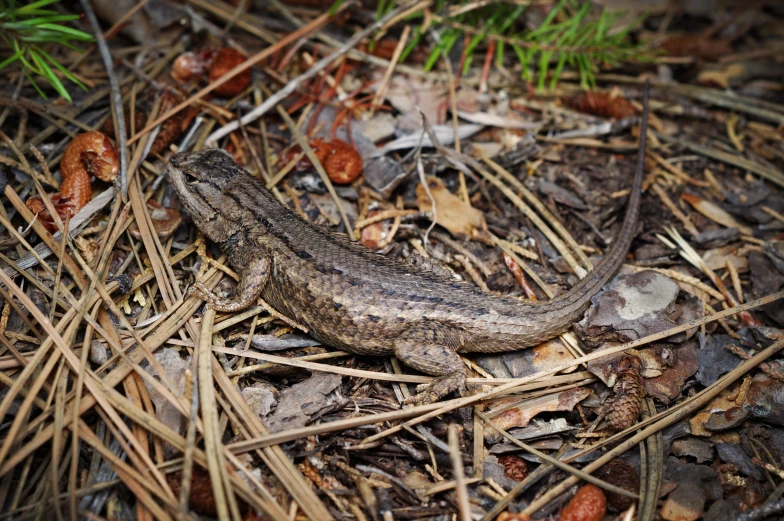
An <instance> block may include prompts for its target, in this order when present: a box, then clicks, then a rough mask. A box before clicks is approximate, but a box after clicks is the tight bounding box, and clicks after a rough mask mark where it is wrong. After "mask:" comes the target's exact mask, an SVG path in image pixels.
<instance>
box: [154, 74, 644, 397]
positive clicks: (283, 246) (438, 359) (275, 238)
mask: <svg viewBox="0 0 784 521" xmlns="http://www.w3.org/2000/svg"><path fill="white" fill-rule="evenodd" d="M647 120H648V88H647V87H646V92H645V99H644V108H643V115H642V124H641V130H640V145H639V151H638V157H637V166H636V171H635V174H634V181H633V182H632V187H631V193H630V196H629V201H628V205H627V210H626V215H625V217H624V220H623V224H622V226H621V230H620V232H619V235H618V238H617V240H616V241H615V243H614V244H613V245H612V247H611V248H610V250H609V251H608V252H607V254H606V255H605V256H604V258H603V259H602V261H601V262H600V263H599V264H598V265H597V266H596V268H595V269H594V270H593V271H591V272H590V273H589V274H588V275H587V276H586V277H585V278H584V279H583V280H581V281H580V282H579V283H577V284H576V285H575V286H574V287H573V288H572V289H571V290H569V291H568V292H567V293H565V294H563V295H561V296H559V297H556V298H554V299H552V300H550V301H547V302H542V303H527V302H524V301H521V300H518V299H516V298H512V297H504V296H499V295H493V294H489V293H486V292H484V291H482V290H480V289H478V288H477V287H475V286H473V285H470V284H468V283H465V282H460V281H456V280H454V279H452V278H450V277H448V276H446V275H445V274H442V273H440V272H439V271H438V270H433V269H431V268H428V267H427V266H424V267H413V266H410V265H408V264H406V263H404V262H401V261H398V260H394V259H390V258H387V257H384V256H382V255H379V254H376V253H374V252H372V251H370V250H368V249H366V248H364V247H362V246H361V245H358V244H356V243H353V242H351V241H350V240H349V239H348V238H346V237H345V236H343V235H341V234H337V233H334V232H332V231H330V230H327V229H325V228H321V227H318V226H315V225H313V224H311V223H309V222H307V221H305V220H304V219H302V218H300V217H299V216H298V215H297V214H296V213H295V212H293V211H292V210H290V209H289V208H288V207H286V206H285V205H283V204H281V203H280V202H279V201H278V200H276V199H275V197H274V196H273V195H272V193H271V192H270V191H269V190H267V188H265V186H264V185H263V184H262V183H261V182H260V181H259V180H258V179H256V178H255V177H253V176H252V175H250V174H249V173H248V172H247V171H245V170H244V169H242V168H240V167H239V166H237V165H236V164H235V163H234V161H233V160H232V158H231V156H230V155H229V154H228V153H227V152H225V151H223V150H220V149H210V150H205V151H202V152H192V153H179V154H176V155H174V156H172V158H171V160H170V161H169V164H168V175H169V179H170V180H171V183H172V185H173V186H174V188H175V189H176V190H177V192H178V194H179V196H180V200H181V201H182V203H183V204H184V205H185V207H186V208H187V209H188V211H189V212H190V214H191V216H192V218H193V221H194V222H195V223H196V226H198V228H199V229H200V230H201V231H202V232H203V233H204V234H205V235H206V236H207V237H209V238H210V239H211V240H213V241H214V242H216V243H217V244H219V245H220V246H221V248H222V249H223V250H224V251H225V253H226V254H227V256H228V259H229V262H230V263H231V264H232V266H234V268H235V269H236V270H237V271H238V272H239V274H240V280H239V284H238V286H237V290H236V294H235V296H234V297H233V298H224V297H221V296H218V295H216V294H215V293H213V292H211V291H210V290H209V289H207V288H206V287H205V286H204V285H202V284H201V283H198V282H197V283H196V284H194V285H193V286H192V287H191V289H190V293H191V294H193V295H195V296H197V297H199V298H201V299H203V300H205V301H206V302H207V303H208V306H211V307H212V308H214V309H216V310H218V311H222V312H234V311H238V310H241V309H244V308H247V307H248V306H250V305H251V304H253V303H255V302H256V301H257V299H258V297H260V296H261V297H262V298H263V299H264V300H265V301H266V302H267V303H269V304H270V305H271V306H273V307H274V308H275V309H276V310H277V311H279V312H280V313H282V314H283V315H285V316H287V317H290V318H292V319H294V320H296V321H297V322H298V323H300V324H303V325H305V326H306V327H307V328H309V329H310V333H311V334H312V335H313V337H315V338H316V339H317V340H319V341H321V342H323V343H324V344H327V345H330V346H333V347H336V348H340V349H344V350H346V351H350V352H352V353H357V354H362V355H395V356H396V357H397V358H399V359H400V360H401V361H402V362H403V363H405V364H406V365H408V366H409V367H412V368H414V369H416V370H419V371H422V372H423V373H426V374H429V375H433V376H436V377H438V378H437V379H436V380H434V381H433V382H432V383H430V384H428V385H427V386H423V387H422V388H421V389H420V392H419V393H418V394H417V395H416V396H415V397H413V398H412V399H410V400H409V403H429V402H432V401H435V400H438V399H439V398H441V397H442V396H444V395H445V394H447V393H449V392H452V391H455V390H457V391H460V392H461V393H463V392H465V390H466V389H465V381H466V370H465V367H464V366H463V363H462V361H461V359H460V356H459V355H458V353H499V352H505V351H514V350H518V349H523V348H526V347H530V346H534V345H537V344H539V343H541V342H543V341H545V340H548V339H550V338H552V337H554V336H556V335H558V334H560V333H563V332H564V331H566V330H567V329H568V328H569V327H570V326H571V324H572V323H573V322H574V321H575V320H577V319H579V318H580V317H581V316H582V313H583V312H584V311H585V309H586V308H587V307H588V305H589V302H590V299H591V297H592V296H593V295H595V294H596V293H597V292H598V291H599V290H600V289H601V287H602V286H603V285H604V284H605V283H606V282H607V281H608V280H609V279H610V278H611V277H612V276H613V275H614V274H615V272H616V271H617V270H618V268H620V266H621V264H622V263H623V260H624V258H625V256H626V253H627V251H628V249H629V246H630V245H631V242H632V239H633V238H634V234H635V229H636V226H637V217H638V214H639V207H640V190H641V185H642V178H643V170H644V159H645V134H646V129H647Z"/></svg>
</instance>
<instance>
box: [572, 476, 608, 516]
mask: <svg viewBox="0 0 784 521" xmlns="http://www.w3.org/2000/svg"><path fill="white" fill-rule="evenodd" d="M606 513H607V498H606V497H605V496H604V492H602V489H600V488H599V487H597V486H596V485H592V484H590V483H589V484H587V485H585V486H583V487H582V488H580V490H578V491H577V493H576V494H575V495H574V497H573V498H572V500H571V501H569V504H568V505H566V508H564V509H563V512H561V521H602V520H603V519H604V515H605V514H606Z"/></svg>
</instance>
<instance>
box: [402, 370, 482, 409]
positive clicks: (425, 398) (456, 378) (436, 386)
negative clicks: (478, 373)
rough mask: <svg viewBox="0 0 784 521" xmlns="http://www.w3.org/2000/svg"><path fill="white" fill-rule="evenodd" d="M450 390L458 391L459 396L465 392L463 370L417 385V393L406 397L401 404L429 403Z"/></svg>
mask: <svg viewBox="0 0 784 521" xmlns="http://www.w3.org/2000/svg"><path fill="white" fill-rule="evenodd" d="M452 391H458V392H459V393H460V396H465V395H466V394H467V392H468V391H467V389H466V375H465V372H463V373H457V374H448V375H446V376H442V377H441V378H438V379H436V380H433V381H432V382H431V383H429V384H422V385H418V386H417V394H416V395H414V396H411V397H410V398H406V400H405V401H404V402H403V404H404V405H427V404H429V403H433V402H437V401H438V400H440V399H441V398H443V397H444V396H446V395H447V394H449V393H451V392H452Z"/></svg>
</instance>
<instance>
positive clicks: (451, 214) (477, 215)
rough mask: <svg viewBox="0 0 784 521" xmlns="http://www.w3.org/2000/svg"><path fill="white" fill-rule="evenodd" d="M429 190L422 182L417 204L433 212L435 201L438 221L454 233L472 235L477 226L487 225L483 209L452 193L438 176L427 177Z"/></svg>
mask: <svg viewBox="0 0 784 521" xmlns="http://www.w3.org/2000/svg"><path fill="white" fill-rule="evenodd" d="M427 187H428V189H429V191H430V195H431V196H432V197H433V199H432V200H431V199H430V197H429V196H428V193H427V192H428V191H427V190H425V188H424V187H423V186H422V184H420V185H419V186H417V189H416V193H417V205H418V206H419V210H420V211H422V212H432V211H433V204H434V203H435V207H436V215H435V216H434V217H435V219H436V223H437V224H439V225H441V226H443V227H444V228H446V229H447V230H449V233H451V234H452V235H455V234H462V235H469V236H470V235H471V234H472V233H473V231H474V230H476V229H477V228H484V227H485V217H484V215H483V214H482V212H481V211H479V210H477V209H476V208H474V207H472V206H470V205H468V204H466V203H464V202H463V201H462V200H460V198H459V197H457V196H455V195H452V194H451V193H450V192H449V190H447V189H446V187H445V186H444V184H443V183H442V182H441V180H440V179H438V178H437V177H428V178H427Z"/></svg>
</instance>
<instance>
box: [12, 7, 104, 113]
mask: <svg viewBox="0 0 784 521" xmlns="http://www.w3.org/2000/svg"><path fill="white" fill-rule="evenodd" d="M58 1H59V0H38V1H37V2H32V3H29V4H27V5H20V4H19V3H18V2H17V1H16V0H0V70H2V69H4V68H6V67H8V66H9V65H11V64H14V63H18V64H19V66H20V67H21V68H22V72H23V73H24V75H25V76H26V77H27V79H29V80H30V83H32V85H33V86H34V87H35V89H36V90H37V91H38V93H39V94H40V95H41V97H43V98H44V99H46V95H45V94H44V92H43V91H42V90H41V88H40V87H39V86H38V84H37V83H36V82H35V79H34V76H40V77H43V78H44V80H46V81H47V82H48V83H49V84H50V85H51V86H52V88H54V90H55V91H57V93H58V94H59V95H60V96H62V97H63V98H65V99H66V100H68V101H69V102H70V101H71V96H70V94H68V91H67V90H66V88H65V85H63V82H62V81H61V80H60V78H59V77H58V75H57V74H56V73H55V70H57V71H59V72H60V73H61V74H62V75H63V77H65V78H66V79H67V80H68V81H70V82H72V83H74V84H75V85H77V86H79V87H81V88H82V89H84V90H87V89H86V87H85V86H84V85H83V84H82V82H80V81H79V80H77V79H76V77H75V76H74V75H73V74H71V73H70V72H69V71H68V70H67V69H66V68H65V67H63V65H62V64H60V62H58V61H57V60H55V59H54V58H53V57H52V56H51V55H50V54H49V53H48V52H46V51H45V50H44V48H45V47H48V46H50V45H53V46H57V45H63V46H65V47H68V48H69V49H75V50H79V48H78V47H76V45H75V44H76V43H77V42H91V41H93V37H92V36H90V35H89V34H87V33H85V32H82V31H79V30H77V29H74V28H72V27H69V26H68V25H65V24H66V23H68V22H71V21H73V20H78V19H79V16H78V15H62V14H58V13H57V11H53V10H51V9H45V8H46V7H47V6H51V5H52V4H54V3H57V2H58Z"/></svg>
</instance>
